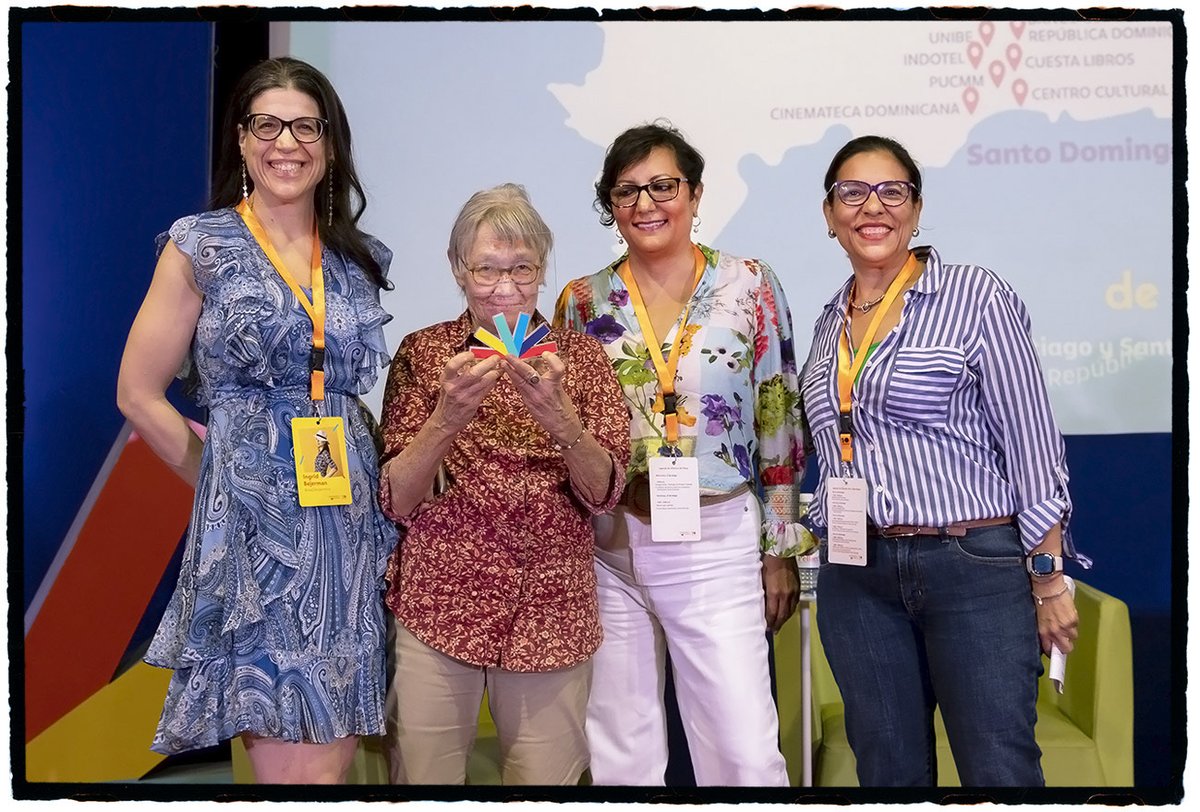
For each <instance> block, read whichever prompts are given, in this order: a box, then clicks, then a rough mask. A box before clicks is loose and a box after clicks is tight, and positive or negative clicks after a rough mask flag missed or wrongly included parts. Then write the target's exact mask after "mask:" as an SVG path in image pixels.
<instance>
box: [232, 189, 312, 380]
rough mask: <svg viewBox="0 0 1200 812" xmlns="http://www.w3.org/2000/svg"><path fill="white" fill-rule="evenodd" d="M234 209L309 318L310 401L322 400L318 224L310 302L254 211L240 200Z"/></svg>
mask: <svg viewBox="0 0 1200 812" xmlns="http://www.w3.org/2000/svg"><path fill="white" fill-rule="evenodd" d="M237 212H238V214H240V215H241V216H242V220H244V221H245V222H246V227H247V228H249V229H250V233H251V234H253V235H254V239H255V240H256V241H257V242H258V247H259V248H261V249H262V250H263V253H264V254H266V255H267V259H269V260H270V261H271V264H272V265H274V266H275V271H276V272H277V273H278V274H279V275H280V276H281V277H283V281H284V282H287V286H288V287H289V288H291V289H292V293H294V294H295V295H296V298H297V299H298V300H299V301H300V304H301V306H303V307H304V312H306V313H308V317H309V318H310V319H312V325H313V330H312V338H313V348H312V354H311V355H310V356H309V366H310V367H311V369H312V383H311V385H310V392H311V394H312V399H313V400H324V399H325V273H324V271H323V270H322V269H321V238H320V236H319V235H318V233H317V224H316V222H315V221H314V222H313V239H312V260H311V262H310V266H309V267H310V273H311V279H312V293H313V295H312V301H309V299H308V297H307V296H305V295H304V291H303V290H302V289H301V288H300V286H299V285H298V284H296V279H295V277H293V276H292V275H291V273H289V272H288V269H287V268H286V267H285V266H284V264H283V260H282V259H280V258H279V253H278V252H277V251H276V250H275V246H274V245H272V244H271V238H270V237H268V236H267V232H266V229H264V228H263V226H262V223H260V222H259V220H258V217H257V216H256V215H255V214H254V210H253V209H251V208H250V206H249V204H248V202H247V201H245V200H243V201H242V202H241V203H239V204H238V207H237Z"/></svg>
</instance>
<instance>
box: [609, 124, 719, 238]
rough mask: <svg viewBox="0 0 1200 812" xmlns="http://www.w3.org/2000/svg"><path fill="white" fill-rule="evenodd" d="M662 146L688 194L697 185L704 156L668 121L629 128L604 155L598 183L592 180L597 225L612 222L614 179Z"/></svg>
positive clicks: (700, 176)
mask: <svg viewBox="0 0 1200 812" xmlns="http://www.w3.org/2000/svg"><path fill="white" fill-rule="evenodd" d="M658 147H665V148H667V149H669V150H671V152H673V153H674V154H675V161H676V163H678V164H679V171H681V172H683V174H684V176H685V177H686V178H687V181H688V185H689V186H691V187H692V194H693V195H694V194H695V193H696V191H695V190H696V187H697V186H699V185H700V183H701V178H702V176H703V175H704V156H703V155H701V154H700V152H699V151H698V150H697V149H696V148H695V147H693V146H692V145H691V144H689V143H688V142H687V141H686V140H684V137H683V135H682V134H681V133H680V132H679V130H677V129H675V127H674V126H672V125H671V123H670V122H669V121H666V120H665V119H659V120H657V121H655V122H653V123H651V124H642V125H640V126H637V127H630V128H629V129H628V130H626V131H625V132H623V133H621V134H620V135H618V136H617V138H616V140H615V141H613V142H612V144H611V145H610V146H609V148H608V152H607V153H605V155H604V168H603V169H602V170H601V172H600V180H598V181H596V200H595V203H593V206H594V207H595V209H596V211H598V212H599V213H600V222H601V223H602V224H604V226H605V227H606V228H607V227H610V226H612V224H613V223H614V222H616V220H615V219H613V210H612V208H613V207H612V201H611V200H609V199H608V194H609V192H611V191H612V188H613V186H615V185H616V182H617V176H618V175H620V174H621V173H622V172H623V171H625V170H626V169H628V168H629V167H630V166H633V165H634V164H636V163H637V162H638V161H641V160H644V159H645V158H646V156H647V155H649V154H650V153H651V152H652V151H653V150H655V149H657V148H658Z"/></svg>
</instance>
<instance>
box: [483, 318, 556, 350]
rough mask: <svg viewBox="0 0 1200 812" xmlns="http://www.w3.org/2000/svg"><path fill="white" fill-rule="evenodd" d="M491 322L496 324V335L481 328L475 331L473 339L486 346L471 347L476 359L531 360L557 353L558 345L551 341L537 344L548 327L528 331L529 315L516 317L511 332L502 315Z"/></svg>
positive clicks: (543, 326)
mask: <svg viewBox="0 0 1200 812" xmlns="http://www.w3.org/2000/svg"><path fill="white" fill-rule="evenodd" d="M493 320H494V321H495V322H496V335H493V334H492V333H490V332H488V331H487V330H485V329H483V328H482V327H480V328H478V329H476V330H475V338H477V339H479V340H480V341H482V342H483V343H484V344H486V345H487V346H486V347H471V352H473V353H475V357H476V358H480V359H483V358H489V357H491V356H493V355H515V356H516V357H517V358H533V357H534V356H537V355H542V354H543V353H547V352H558V344H556V343H555V342H553V341H547V342H545V343H539V342H541V340H542V339H543V338H545V337H546V336H548V335H549V334H550V327H549V326H547V325H545V324H540V325H538V326H537V327H536V328H534V330H533V332H528V330H529V314H528V313H522V314H520V315H519V316H517V323H516V325H514V327H513V329H512V330H509V329H508V321H507V320H506V319H505V318H504V316H503V314H500V313H497V314H496V315H495V317H494V318H493Z"/></svg>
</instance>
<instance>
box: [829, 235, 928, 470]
mask: <svg viewBox="0 0 1200 812" xmlns="http://www.w3.org/2000/svg"><path fill="white" fill-rule="evenodd" d="M916 269H917V255H916V254H914V253H913V252H912V251H909V252H908V261H907V262H905V263H904V267H903V268H901V269H900V273H898V274H896V278H895V279H893V280H892V284H891V285H889V286H888V289H887V293H885V294H884V296H883V301H882V302H881V303H880V305H879V309H878V310H876V311H875V315H874V316H873V317H872V318H871V323H870V324H868V325H867V332H866V333H865V334H863V337H862V340H861V341H859V343H858V348H857V349H856V350H855V351H854V362H853V363H851V361H850V339H849V335H850V308H851V306H852V305H851V299H852V298H853V297H850V298H848V299H847V300H846V315H845V321H844V322H843V329H842V333H841V336H840V337H839V339H838V370H837V371H838V377H837V383H838V406H839V409H840V412H841V423H840V426H839V431H840V439H841V446H842V447H841V450H842V467H843V470H848V468H849V466H850V462H851V461H852V460H853V459H854V450H853V442H852V440H851V436H850V435H851V421H850V406H851V403H850V390H851V388H852V387H853V386H854V381H855V379H856V378H857V377H858V373H859V371H860V370H861V369H862V366H863V364H865V363H866V361H867V356H868V355H870V353H869V352H867V351H866V350H867V348H868V347H870V346H871V342H872V340H873V339H874V338H875V333H876V332H878V331H879V325H880V323H881V322H882V321H883V317H884V315H885V314H886V313H887V312H888V310H889V309H890V308H891V306H892V302H894V301H896V297H897V296H899V295H900V291H901V290H903V288H904V285H905V283H907V282H908V280H909V279H910V278H911V277H912V275H913V272H914V271H915V270H916Z"/></svg>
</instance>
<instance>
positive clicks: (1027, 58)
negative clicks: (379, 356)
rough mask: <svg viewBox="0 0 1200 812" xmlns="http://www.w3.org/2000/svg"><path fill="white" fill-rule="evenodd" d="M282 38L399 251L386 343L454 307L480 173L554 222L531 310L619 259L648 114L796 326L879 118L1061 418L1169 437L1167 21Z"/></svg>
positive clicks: (435, 28) (365, 32)
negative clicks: (776, 284)
mask: <svg viewBox="0 0 1200 812" xmlns="http://www.w3.org/2000/svg"><path fill="white" fill-rule="evenodd" d="M272 50H273V51H274V52H276V53H291V54H294V55H296V56H299V57H301V58H304V59H307V60H309V61H311V62H313V63H315V64H316V65H317V66H318V67H320V68H321V69H323V70H325V71H326V72H328V74H329V75H330V77H331V78H332V79H333V81H334V84H335V85H336V86H337V88H338V90H339V92H340V93H341V95H342V98H343V100H344V101H345V104H346V107H347V110H348V113H349V116H350V121H351V122H352V124H353V127H354V134H355V139H356V141H355V152H356V156H357V160H358V162H359V170H360V173H361V175H362V177H363V178H365V179H366V181H367V183H368V186H369V188H368V192H369V195H370V203H369V206H368V209H367V216H366V219H365V223H366V227H367V228H368V229H369V230H370V231H372V232H374V233H375V234H376V235H377V236H379V237H380V238H382V239H383V240H384V242H386V243H387V244H389V245H390V246H391V247H392V248H393V249H394V250H395V253H396V259H395V262H394V264H393V267H392V278H393V280H394V281H395V283H396V286H397V289H396V291H395V292H394V293H392V294H390V296H385V301H384V304H385V306H387V307H388V308H389V309H390V310H391V312H393V313H395V314H396V319H395V321H393V322H392V324H391V325H390V327H389V336H388V338H389V343H390V344H391V345H392V346H395V345H396V344H397V343H398V342H399V340H400V339H401V338H402V337H403V336H404V335H405V334H406V333H408V332H410V331H412V330H414V329H416V328H419V327H422V326H424V325H426V324H428V323H430V322H431V321H436V320H441V319H445V318H451V317H453V316H455V315H457V314H458V313H459V312H460V311H461V308H462V300H461V297H460V296H459V294H458V290H457V288H456V287H455V285H454V283H453V281H452V279H451V276H450V272H449V269H448V266H447V263H446V259H445V248H446V240H447V237H448V235H449V230H450V226H451V224H452V222H453V220H454V218H455V216H456V214H457V211H458V208H459V207H460V206H461V205H462V203H463V202H465V201H466V199H467V197H468V196H469V195H470V194H471V193H473V192H475V191H476V190H478V189H481V188H484V187H487V186H491V185H494V184H497V183H501V182H504V181H515V182H517V183H521V184H524V185H525V186H526V187H527V189H528V190H529V192H530V195H531V197H532V199H533V202H534V205H535V206H537V207H538V209H539V211H541V213H542V215H543V216H544V217H545V218H546V220H547V222H548V223H549V225H550V227H551V229H552V230H553V232H554V234H555V237H556V249H555V251H554V256H553V258H552V263H551V267H550V270H549V274H548V281H547V286H546V289H545V291H544V292H543V296H542V300H541V304H542V307H543V308H544V310H545V311H547V312H548V311H549V310H550V308H551V307H552V305H553V301H554V296H555V295H556V294H557V292H558V291H559V290H560V289H561V287H562V285H563V284H564V283H565V282H567V281H568V280H569V279H571V278H573V277H575V276H579V275H582V274H586V273H590V272H592V271H595V270H597V269H599V268H600V267H602V266H603V265H605V264H607V263H608V262H609V261H611V259H612V258H614V257H615V255H616V254H617V253H618V251H619V249H620V246H618V245H617V243H616V240H615V236H614V234H613V232H612V231H611V230H605V229H604V228H603V227H602V226H600V225H599V223H598V221H597V214H596V212H595V211H594V210H593V208H592V200H593V189H592V184H593V183H594V182H595V180H596V177H597V175H598V173H599V171H600V166H601V162H602V160H603V157H604V150H605V148H606V147H607V145H608V144H609V143H610V142H611V140H612V139H613V137H615V136H616V135H617V134H618V133H619V132H621V131H622V130H623V129H625V128H626V127H628V126H630V125H634V124H638V123H641V122H645V121H650V120H653V119H656V118H659V117H665V118H668V119H669V120H670V121H672V122H673V123H674V124H675V125H676V126H677V127H679V128H680V129H681V130H682V131H683V132H684V134H685V135H686V136H687V138H688V139H689V140H690V141H691V142H692V143H693V144H694V145H695V146H696V147H697V148H699V149H700V150H701V152H702V153H703V154H704V156H705V158H706V160H707V166H706V169H705V173H704V184H705V190H704V198H703V202H702V204H701V207H700V214H701V218H702V224H701V226H700V230H699V233H698V235H697V238H698V239H700V240H701V241H703V242H706V243H709V244H711V245H713V246H714V247H717V248H721V249H724V250H727V251H731V252H733V253H737V254H740V255H743V256H756V257H760V258H762V259H764V260H766V261H767V262H768V263H770V264H771V266H772V267H773V268H774V269H775V270H776V271H777V272H778V274H779V276H780V278H781V279H782V282H783V285H784V289H785V291H786V293H787V296H788V300H789V304H790V305H791V309H792V315H793V317H794V320H795V323H796V333H797V339H798V341H800V342H801V343H806V337H807V336H808V335H809V329H810V327H809V326H810V325H811V324H812V322H813V320H814V319H815V317H816V315H817V313H818V312H819V310H820V308H821V306H822V304H823V303H824V302H825V301H827V300H828V299H829V297H830V296H831V294H832V293H833V291H834V289H835V288H836V287H837V286H838V285H839V284H840V283H841V282H842V281H843V280H844V279H845V278H846V276H847V275H848V273H849V266H848V264H847V262H846V259H845V257H844V255H843V252H842V251H841V249H840V247H839V246H838V244H837V243H836V242H835V241H832V240H829V239H827V237H826V234H825V231H826V226H825V222H824V220H823V218H822V215H821V201H822V196H823V190H822V181H823V178H824V173H825V169H826V167H827V165H828V162H829V160H830V158H831V157H832V156H833V154H834V153H835V152H836V151H837V149H838V148H839V147H840V146H841V145H842V144H843V143H845V142H846V141H847V140H848V139H850V138H852V137H855V136H859V135H865V134H869V133H875V134H881V135H887V136H891V137H894V138H896V139H898V140H899V141H900V142H902V143H903V144H905V145H906V146H907V147H908V148H909V150H910V151H911V152H912V154H913V155H914V157H915V158H916V159H917V161H918V163H919V164H920V165H921V166H922V169H923V171H924V176H925V195H926V200H925V208H924V211H923V213H922V216H921V236H920V238H919V240H918V241H917V242H918V243H926V242H928V243H931V244H933V245H934V246H936V247H937V248H938V249H939V251H940V252H941V254H942V257H943V259H944V260H946V261H949V262H970V263H977V264H981V265H985V266H987V267H990V268H992V269H994V270H996V271H997V272H999V273H1000V274H1001V275H1003V276H1004V277H1005V278H1007V279H1008V280H1009V281H1010V282H1011V283H1012V284H1013V285H1014V286H1015V288H1016V289H1017V291H1018V292H1019V293H1020V294H1021V295H1022V296H1023V297H1024V298H1025V299H1026V301H1027V302H1028V304H1029V309H1030V312H1031V314H1032V318H1033V325H1034V329H1033V335H1034V340H1035V341H1036V344H1037V348H1038V352H1039V354H1040V356H1041V359H1042V362H1043V364H1044V368H1045V374H1046V378H1047V381H1048V383H1049V386H1050V394H1051V397H1052V400H1053V403H1054V407H1055V411H1056V413H1057V415H1058V417H1059V420H1060V421H1061V424H1062V426H1063V430H1064V431H1065V432H1067V433H1071V434H1110V433H1141V432H1165V431H1169V430H1170V421H1171V411H1170V404H1171V398H1170V392H1171V380H1170V374H1171V350H1172V347H1171V337H1172V325H1171V261H1172V253H1171V251H1172V208H1171V183H1172V152H1173V149H1174V144H1173V143H1172V121H1171V109H1172V107H1171V105H1172V73H1171V71H1172V59H1171V58H1172V29H1171V25H1170V23H1167V22H1162V23H1159V22H1153V21H1150V22H1048V21H1029V22H1023V21H996V22H991V21H984V22H913V21H886V20H876V21H870V22H867V23H864V22H812V21H808V22H798V21H788V22H766V21H742V22H719V21H699V22H611V23H599V24H596V23H585V22H570V21H558V22H554V21H552V22H541V23H526V22H522V23H494V22H491V23H467V22H434V23H410V22H400V23H291V24H287V23H282V24H278V25H277V26H276V27H275V28H274V29H273V31H272ZM1130 393H1137V396H1136V397H1130ZM372 398H373V399H372V400H371V401H370V402H371V403H372V405H373V406H377V405H378V403H379V401H380V400H381V398H382V382H381V384H380V388H379V389H377V391H376V392H375V393H374V394H373V396H372Z"/></svg>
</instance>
